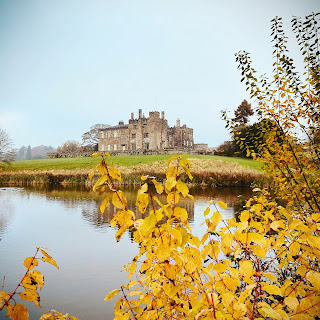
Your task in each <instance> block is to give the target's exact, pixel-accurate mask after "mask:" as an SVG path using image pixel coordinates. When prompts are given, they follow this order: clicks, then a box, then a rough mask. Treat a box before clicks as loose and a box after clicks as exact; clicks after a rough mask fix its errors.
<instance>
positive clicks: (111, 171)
mask: <svg viewBox="0 0 320 320" xmlns="http://www.w3.org/2000/svg"><path fill="white" fill-rule="evenodd" d="M109 175H110V176H111V177H112V178H113V179H116V180H118V181H119V182H121V172H120V171H119V170H118V169H116V168H114V167H110V168H109Z"/></svg>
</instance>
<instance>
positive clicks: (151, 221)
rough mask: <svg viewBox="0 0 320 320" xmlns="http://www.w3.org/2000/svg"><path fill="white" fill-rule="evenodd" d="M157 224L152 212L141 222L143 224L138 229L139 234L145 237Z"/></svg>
mask: <svg viewBox="0 0 320 320" xmlns="http://www.w3.org/2000/svg"><path fill="white" fill-rule="evenodd" d="M156 223H157V219H156V216H155V214H154V213H153V212H150V214H149V216H148V217H146V218H145V219H144V220H143V224H142V225H141V227H140V232H141V233H142V234H143V235H145V234H147V232H149V231H150V230H151V229H152V228H154V226H155V225H156Z"/></svg>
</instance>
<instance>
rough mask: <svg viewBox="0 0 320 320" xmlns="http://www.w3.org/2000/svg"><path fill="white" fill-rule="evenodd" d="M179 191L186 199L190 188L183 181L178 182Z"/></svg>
mask: <svg viewBox="0 0 320 320" xmlns="http://www.w3.org/2000/svg"><path fill="white" fill-rule="evenodd" d="M177 190H178V191H179V192H181V194H182V195H183V196H184V197H186V196H187V195H188V193H189V188H188V187H187V185H186V184H185V183H184V182H183V181H181V180H178V181H177Z"/></svg>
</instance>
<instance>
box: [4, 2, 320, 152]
mask: <svg viewBox="0 0 320 320" xmlns="http://www.w3.org/2000/svg"><path fill="white" fill-rule="evenodd" d="M319 11H320V1H319V0H268V1H264V0H260V1H257V0H242V1H239V0H232V1H231V0H229V1H228V0H224V1H222V0H220V1H216V0H192V1H191V0H122V1H119V0H87V1H82V0H74V1H72V0H68V1H65V0H63V1H59V0H54V1H43V0H37V1H31V0H20V1H18V0H0V128H2V129H5V130H6V131H7V132H8V133H9V135H10V136H11V138H12V140H13V141H14V143H15V146H16V147H17V148H19V147H21V146H22V145H25V146H27V145H31V146H32V147H35V146H38V145H41V144H44V145H51V146H54V147H57V146H59V145H61V144H62V143H63V142H65V141H66V140H77V141H81V135H82V134H83V133H84V132H85V131H87V130H88V129H89V128H90V126H92V125H94V124H96V123H106V124H110V125H116V124H117V123H118V121H119V120H123V121H125V123H127V121H128V119H129V118H130V113H131V112H134V113H135V115H136V116H137V114H138V109H139V108H141V109H143V112H144V113H145V115H147V114H148V112H149V111H153V110H157V111H162V110H164V111H165V114H166V118H167V119H168V122H169V125H170V126H173V125H174V124H175V121H176V118H178V117H179V118H180V119H181V124H186V125H187V126H189V127H191V128H193V129H194V140H195V143H208V144H209V146H212V147H214V146H218V145H219V144H220V143H222V142H223V141H224V140H227V139H228V138H229V136H228V133H227V131H226V130H225V128H224V126H225V124H224V123H223V121H222V120H221V119H220V110H221V109H229V110H232V111H233V110H235V109H236V108H237V106H238V105H239V104H240V103H241V102H242V101H243V100H244V99H247V100H249V101H250V99H249V97H248V95H247V93H246V91H245V87H244V85H243V84H242V83H240V79H241V77H240V73H239V71H238V70H237V64H236V63H235V57H234V54H235V53H236V52H238V51H239V50H246V51H249V52H250V53H251V55H252V59H253V61H254V66H255V68H256V69H257V70H258V71H259V72H260V73H267V74H270V72H271V70H272V44H271V38H270V20H271V19H272V18H274V17H275V16H276V15H278V16H282V17H283V18H284V20H285V22H286V23H285V26H286V30H287V31H288V32H287V34H288V36H289V42H290V45H289V49H290V52H291V53H292V56H293V57H294V58H297V64H298V66H300V67H301V65H302V64H301V63H300V60H299V57H298V54H297V53H298V50H297V47H296V44H295V41H294V40H295V38H294V36H293V34H292V33H291V31H290V20H291V18H292V16H293V15H297V16H305V15H307V14H309V13H311V12H319ZM250 102H251V103H252V104H253V105H254V101H250Z"/></svg>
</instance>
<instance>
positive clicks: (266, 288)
mask: <svg viewBox="0 0 320 320" xmlns="http://www.w3.org/2000/svg"><path fill="white" fill-rule="evenodd" d="M262 289H263V290H264V291H267V292H268V293H269V294H275V295H278V296H281V297H282V292H281V290H280V288H279V287H277V286H276V285H274V284H263V285H262Z"/></svg>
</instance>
